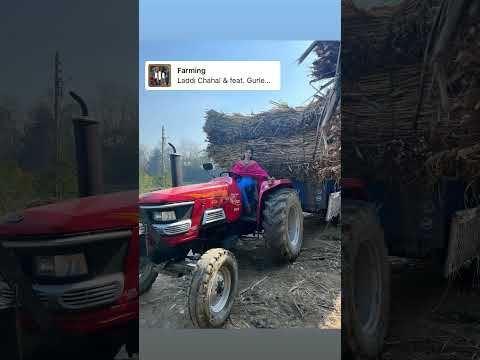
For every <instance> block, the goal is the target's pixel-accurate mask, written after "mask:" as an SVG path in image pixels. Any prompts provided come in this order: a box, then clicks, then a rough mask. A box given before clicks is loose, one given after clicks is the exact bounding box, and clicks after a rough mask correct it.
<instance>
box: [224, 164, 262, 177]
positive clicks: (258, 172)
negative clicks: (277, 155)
mask: <svg viewBox="0 0 480 360" xmlns="http://www.w3.org/2000/svg"><path fill="white" fill-rule="evenodd" d="M230 172H232V173H234V174H236V175H239V176H251V177H257V178H264V177H265V178H268V173H267V172H266V171H265V170H264V169H263V168H262V167H261V166H260V165H258V163H257V162H256V161H255V160H251V161H250V163H249V164H248V165H245V164H244V163H243V161H241V160H239V161H237V162H236V163H235V165H233V166H232V168H231V169H230Z"/></svg>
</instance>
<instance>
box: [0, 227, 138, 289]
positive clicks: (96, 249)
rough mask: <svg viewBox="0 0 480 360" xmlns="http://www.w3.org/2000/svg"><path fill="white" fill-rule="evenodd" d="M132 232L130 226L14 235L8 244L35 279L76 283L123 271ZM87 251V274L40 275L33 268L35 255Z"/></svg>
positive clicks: (48, 282)
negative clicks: (56, 234) (45, 235)
mask: <svg viewBox="0 0 480 360" xmlns="http://www.w3.org/2000/svg"><path fill="white" fill-rule="evenodd" d="M131 236H132V233H131V231H130V230H120V231H109V232H98V233H90V234H84V235H83V234H81V235H65V236H60V237H56V238H46V239H41V240H40V239H36V238H33V239H29V238H18V239H12V240H9V241H7V242H5V244H8V246H9V247H10V248H13V249H14V251H15V253H16V254H17V256H18V257H19V259H20V262H21V265H22V270H23V271H24V272H25V274H26V275H27V276H29V277H31V278H32V279H33V280H34V282H37V283H39V284H42V285H62V284H66V283H70V284H72V285H73V284H76V283H79V282H85V281H90V280H95V279H96V278H99V277H103V276H107V275H111V274H117V273H121V272H124V270H125V269H124V267H125V258H126V257H127V256H128V247H129V243H130V240H131ZM75 253H82V254H84V256H85V258H86V261H87V266H88V274H85V275H79V276H72V277H61V278H60V277H55V276H48V277H47V276H40V275H38V274H36V273H35V271H34V259H35V256H39V255H44V256H54V255H63V254H75Z"/></svg>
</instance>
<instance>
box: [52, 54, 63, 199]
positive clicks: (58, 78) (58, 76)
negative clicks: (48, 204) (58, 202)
mask: <svg viewBox="0 0 480 360" xmlns="http://www.w3.org/2000/svg"><path fill="white" fill-rule="evenodd" d="M61 66H62V64H61V62H60V55H59V54H58V51H57V52H55V80H54V87H55V92H54V96H55V97H54V105H53V106H54V109H53V117H54V121H55V196H56V197H57V198H59V197H60V196H61V195H62V188H61V186H60V180H61V179H60V169H59V167H60V166H59V165H60V162H61V161H62V128H61V121H60V108H61V101H62V95H63V79H62V67H61Z"/></svg>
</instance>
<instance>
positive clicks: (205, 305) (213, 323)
mask: <svg viewBox="0 0 480 360" xmlns="http://www.w3.org/2000/svg"><path fill="white" fill-rule="evenodd" d="M237 289H238V265H237V261H236V259H235V256H234V255H233V254H232V253H231V252H230V251H228V250H225V249H221V248H216V249H210V250H208V251H207V252H206V253H205V254H203V255H202V257H201V258H200V260H199V261H198V263H197V268H196V270H195V271H194V273H193V277H192V282H191V285H190V291H189V295H188V310H189V313H190V319H191V320H192V323H193V324H194V325H195V326H196V327H198V328H219V327H222V326H223V325H224V323H225V322H226V321H227V319H228V317H229V316H230V311H231V310H232V306H233V302H234V301H235V297H236V295H237Z"/></svg>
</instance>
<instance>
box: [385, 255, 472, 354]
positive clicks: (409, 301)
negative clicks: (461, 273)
mask: <svg viewBox="0 0 480 360" xmlns="http://www.w3.org/2000/svg"><path fill="white" fill-rule="evenodd" d="M391 264H392V294H391V295H392V311H391V328H390V333H389V336H388V339H387V341H386V345H385V351H384V354H383V356H382V359H383V360H390V359H395V360H396V359H402V360H403V359H405V360H407V359H412V360H433V359H465V360H467V359H468V360H475V359H480V286H479V283H478V281H479V280H478V279H475V277H468V278H464V279H463V280H459V279H456V280H454V281H450V282H449V281H447V280H445V279H443V278H442V276H441V274H439V273H438V272H435V268H434V267H433V266H432V265H430V264H428V263H424V262H419V261H406V260H403V259H396V258H392V259H391Z"/></svg>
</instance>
